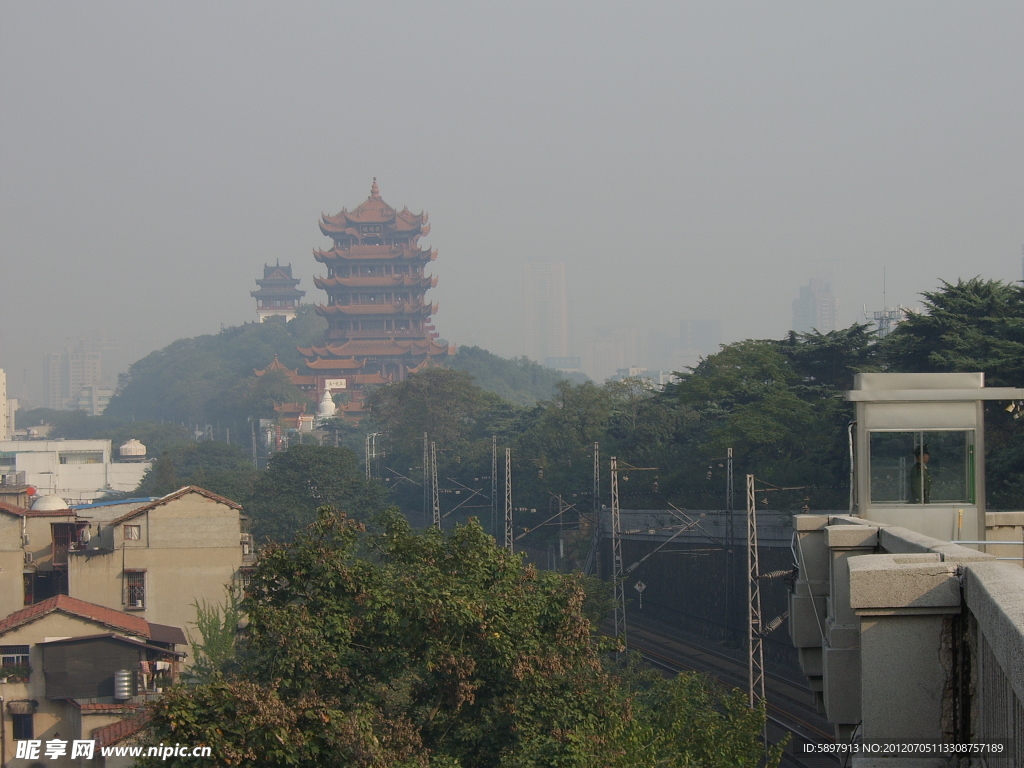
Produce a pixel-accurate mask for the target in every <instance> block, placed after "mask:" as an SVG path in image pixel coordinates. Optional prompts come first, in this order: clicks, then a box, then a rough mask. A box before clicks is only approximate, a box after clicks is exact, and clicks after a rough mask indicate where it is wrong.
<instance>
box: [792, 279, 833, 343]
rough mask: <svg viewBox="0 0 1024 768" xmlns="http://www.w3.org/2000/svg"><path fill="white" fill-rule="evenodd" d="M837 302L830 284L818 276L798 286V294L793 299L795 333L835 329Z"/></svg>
mask: <svg viewBox="0 0 1024 768" xmlns="http://www.w3.org/2000/svg"><path fill="white" fill-rule="evenodd" d="M838 314H839V304H838V303H837V302H836V297H835V294H833V293H832V285H831V284H830V283H826V282H825V281H824V280H821V279H820V278H812V279H811V280H810V282H808V283H807V285H803V286H800V294H799V295H798V296H797V298H795V299H794V300H793V330H794V331H796V332H797V333H810V332H811V331H819V332H820V333H829V332H830V331H834V330H836V326H837V317H838Z"/></svg>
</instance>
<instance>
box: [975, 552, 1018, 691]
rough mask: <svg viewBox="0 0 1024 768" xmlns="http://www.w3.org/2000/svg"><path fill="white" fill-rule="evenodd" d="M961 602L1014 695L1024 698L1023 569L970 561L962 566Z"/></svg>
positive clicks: (1001, 564)
mask: <svg viewBox="0 0 1024 768" xmlns="http://www.w3.org/2000/svg"><path fill="white" fill-rule="evenodd" d="M964 602H965V603H966V604H967V608H968V609H969V610H970V612H971V614H972V615H973V616H974V618H975V620H976V621H977V623H978V627H979V628H980V630H981V632H982V634H984V636H985V640H986V641H987V642H988V645H989V647H990V648H991V650H992V655H993V656H995V658H996V661H998V662H999V666H1000V667H1002V669H1003V672H1004V673H1005V674H1006V678H1007V680H1008V681H1009V683H1010V685H1011V687H1012V688H1013V691H1014V693H1015V694H1016V695H1017V698H1019V699H1020V700H1021V701H1024V569H1019V568H1013V567H1012V566H1010V567H1007V566H1006V565H1005V564H1003V563H972V564H971V565H969V566H967V567H966V568H964Z"/></svg>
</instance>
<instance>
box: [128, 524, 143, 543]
mask: <svg viewBox="0 0 1024 768" xmlns="http://www.w3.org/2000/svg"><path fill="white" fill-rule="evenodd" d="M124 538H125V541H140V540H141V539H142V526H141V525H126V526H125V527H124Z"/></svg>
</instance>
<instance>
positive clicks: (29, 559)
mask: <svg viewBox="0 0 1024 768" xmlns="http://www.w3.org/2000/svg"><path fill="white" fill-rule="evenodd" d="M35 559H36V557H35V555H33V554H32V553H31V552H26V553H25V562H26V563H34V562H35Z"/></svg>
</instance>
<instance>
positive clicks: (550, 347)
mask: <svg viewBox="0 0 1024 768" xmlns="http://www.w3.org/2000/svg"><path fill="white" fill-rule="evenodd" d="M523 349H524V352H525V353H526V356H527V357H529V358H530V359H532V360H536V361H537V362H540V363H545V362H546V361H547V360H549V359H555V358H565V357H568V355H569V301H568V298H567V296H566V290H565V264H544V263H540V262H536V263H527V264H524V265H523Z"/></svg>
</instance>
